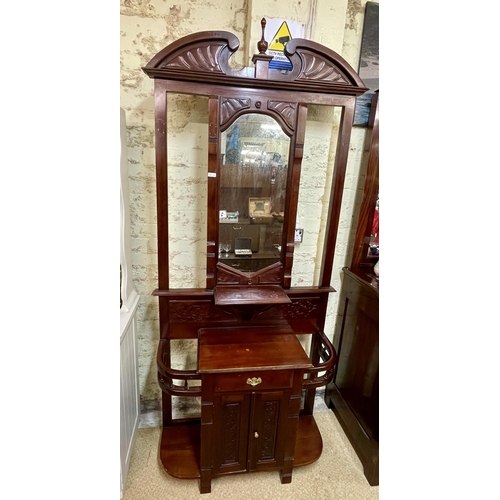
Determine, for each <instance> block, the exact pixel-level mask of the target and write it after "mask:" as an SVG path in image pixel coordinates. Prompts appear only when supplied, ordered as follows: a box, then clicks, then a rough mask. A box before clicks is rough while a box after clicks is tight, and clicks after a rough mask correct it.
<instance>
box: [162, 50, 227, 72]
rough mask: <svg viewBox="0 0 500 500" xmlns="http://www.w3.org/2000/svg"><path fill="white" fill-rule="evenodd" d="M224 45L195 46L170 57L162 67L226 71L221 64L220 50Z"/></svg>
mask: <svg viewBox="0 0 500 500" xmlns="http://www.w3.org/2000/svg"><path fill="white" fill-rule="evenodd" d="M223 47H224V45H222V44H220V45H206V46H201V47H194V48H193V49H190V50H186V51H184V52H181V53H180V54H177V55H176V56H175V57H173V58H172V59H169V60H168V61H167V62H166V63H165V64H162V65H161V66H160V67H161V68H179V69H189V70H193V69H194V70H199V71H210V72H214V73H224V72H223V71H222V69H221V67H220V64H219V52H220V51H221V50H222V48H223Z"/></svg>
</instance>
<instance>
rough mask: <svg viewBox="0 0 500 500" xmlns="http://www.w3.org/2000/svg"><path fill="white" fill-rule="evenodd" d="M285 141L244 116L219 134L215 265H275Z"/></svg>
mask: <svg viewBox="0 0 500 500" xmlns="http://www.w3.org/2000/svg"><path fill="white" fill-rule="evenodd" d="M289 149H290V138H289V137H288V136H287V135H286V134H285V133H284V132H283V130H282V129H281V127H280V125H279V124H278V122H277V121H276V120H274V119H273V118H271V117H270V116H267V115H263V114H258V113H249V114H245V115H242V116H240V117H239V118H237V119H236V120H235V121H234V122H233V123H232V124H231V125H230V126H229V128H228V129H227V130H225V131H224V132H222V134H221V151H222V152H223V153H222V155H221V157H222V165H221V167H220V193H219V262H222V263H223V264H226V265H228V266H230V267H233V268H234V269H237V270H238V271H241V272H255V271H260V270H261V269H264V268H266V267H267V266H270V265H272V264H274V263H276V262H279V261H280V253H281V242H282V234H283V219H284V210H285V198H286V181H287V172H288V155H289Z"/></svg>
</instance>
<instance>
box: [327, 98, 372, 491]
mask: <svg viewBox="0 0 500 500" xmlns="http://www.w3.org/2000/svg"><path fill="white" fill-rule="evenodd" d="M370 125H371V128H372V134H371V145H370V153H369V159H368V171H367V177H366V182H365V188H364V196H363V201H362V205H361V211H360V218H359V223H358V230H357V233H356V239H355V252H354V258H353V262H352V266H351V269H349V268H347V267H346V268H344V269H343V270H342V288H341V290H340V298H339V316H338V319H337V324H336V329H335V334H334V338H333V344H334V347H335V349H336V351H337V354H338V361H337V366H336V369H335V373H334V376H333V378H332V380H331V381H330V382H329V383H328V385H327V387H326V391H325V400H326V403H327V404H328V405H329V406H330V407H331V408H332V409H333V410H334V411H335V413H336V414H337V417H338V419H339V421H340V423H341V425H342V428H343V429H344V431H345V433H346V435H347V437H348V438H349V440H350V442H351V444H352V445H353V447H354V449H355V451H356V453H357V455H358V457H359V458H360V460H361V462H362V464H363V467H364V473H365V476H366V478H367V480H368V482H369V483H370V484H371V485H372V486H376V485H378V484H379V278H378V274H376V273H375V272H374V266H375V263H376V262H377V261H378V258H379V256H378V255H372V254H371V252H370V250H369V247H370V242H371V239H372V236H373V234H372V232H373V231H372V228H373V217H374V214H375V211H376V210H377V209H376V201H377V199H378V94H376V95H375V97H374V100H373V101H372V113H371V117H370Z"/></svg>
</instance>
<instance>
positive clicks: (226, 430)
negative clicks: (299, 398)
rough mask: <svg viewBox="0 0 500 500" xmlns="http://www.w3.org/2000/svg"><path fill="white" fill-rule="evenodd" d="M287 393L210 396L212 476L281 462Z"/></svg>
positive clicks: (257, 468) (273, 466) (268, 466)
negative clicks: (211, 403)
mask: <svg viewBox="0 0 500 500" xmlns="http://www.w3.org/2000/svg"><path fill="white" fill-rule="evenodd" d="M289 392H290V391H273V392H254V393H251V394H248V393H247V394H230V395H222V396H217V397H215V398H214V410H215V411H214V425H215V428H214V431H215V434H214V435H215V436H216V438H215V445H214V448H215V449H214V464H213V475H214V476H216V475H221V474H227V473H232V472H243V471H246V470H249V471H252V470H262V469H267V468H274V469H275V468H276V467H281V466H282V465H283V460H284V439H286V434H287V433H286V423H287V416H288V415H287V412H288V399H289V396H290V394H289Z"/></svg>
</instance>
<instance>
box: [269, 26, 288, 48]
mask: <svg viewBox="0 0 500 500" xmlns="http://www.w3.org/2000/svg"><path fill="white" fill-rule="evenodd" d="M291 39H292V34H291V33H290V30H289V28H288V24H286V21H283V22H282V23H281V26H280V28H279V30H278V31H277V32H276V35H274V37H273V41H272V43H271V44H270V45H269V49H271V50H279V51H280V52H283V51H284V49H285V45H286V44H287V43H288V42H289V41H290V40H291Z"/></svg>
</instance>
